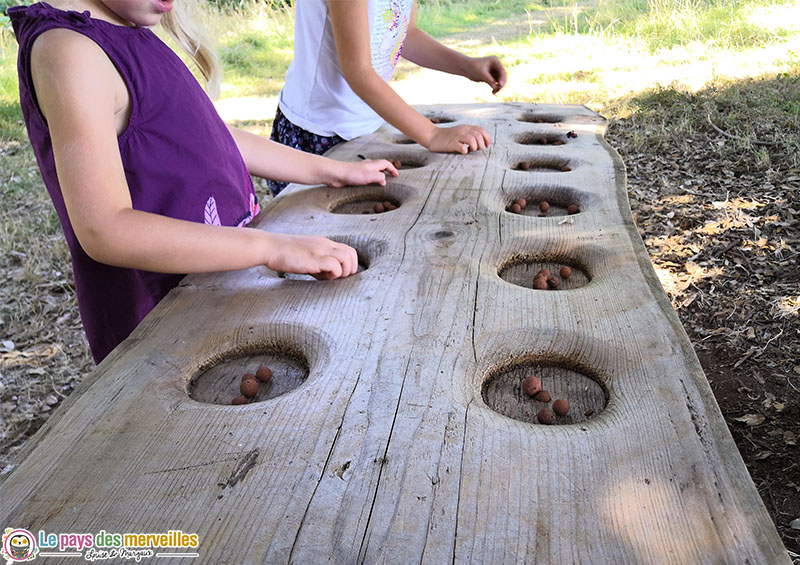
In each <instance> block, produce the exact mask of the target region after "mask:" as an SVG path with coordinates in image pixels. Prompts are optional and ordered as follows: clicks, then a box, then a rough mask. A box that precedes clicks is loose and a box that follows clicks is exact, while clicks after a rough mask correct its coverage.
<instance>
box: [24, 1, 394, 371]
mask: <svg viewBox="0 0 800 565" xmlns="http://www.w3.org/2000/svg"><path fill="white" fill-rule="evenodd" d="M183 1H184V0H179V2H178V3H174V4H173V1H172V0H57V1H56V2H54V4H53V5H50V4H46V3H37V4H33V5H31V6H19V7H15V8H11V9H9V11H8V13H9V16H10V18H11V21H12V24H13V26H14V32H15V34H16V37H17V41H18V42H19V64H18V70H19V79H20V81H19V82H20V104H21V107H22V113H23V116H24V118H25V124H26V126H27V129H28V134H29V137H30V140H31V144H32V146H33V149H34V152H35V154H36V158H37V161H38V164H39V168H40V170H41V173H42V177H43V179H44V183H45V185H46V187H47V190H48V192H49V193H50V196H51V198H52V200H53V203H54V205H55V208H56V210H57V212H58V215H59V219H60V220H61V224H62V227H63V228H64V233H65V236H66V240H67V244H68V245H69V248H70V252H71V254H72V263H73V269H74V273H75V285H76V291H77V295H78V303H79V308H80V312H81V317H82V319H83V323H84V328H85V330H86V334H87V338H88V340H89V345H90V347H91V350H92V354H93V356H94V358H95V360H96V361H98V362H99V361H100V360H102V359H103V358H104V357H105V356H106V355H107V354H108V353H109V352H110V351H111V350H112V349H113V348H114V347H115V346H116V345H117V344H118V343H120V342H121V341H122V340H124V339H125V338H126V337H127V336H128V335H129V334H130V332H131V331H132V330H133V329H134V328H135V327H136V325H137V324H138V323H139V322H140V321H141V320H142V318H144V316H145V315H146V314H147V313H148V312H149V311H150V310H151V309H152V308H153V307H154V306H155V305H156V304H157V303H158V302H159V301H160V300H161V299H162V298H163V297H164V296H165V295H166V294H167V292H169V290H170V289H171V288H173V287H174V286H176V285H177V284H178V282H179V281H180V279H181V278H182V277H183V275H184V274H186V273H194V272H204V271H222V270H234V269H245V268H249V267H253V266H257V265H266V266H267V267H268V268H270V269H273V270H276V271H284V272H291V273H305V274H311V275H314V276H315V277H317V278H322V279H335V278H339V277H346V276H349V275H352V274H354V273H355V272H356V271H357V267H358V262H357V258H356V252H355V250H354V249H352V248H351V247H349V246H347V245H344V244H341V243H336V242H333V241H330V240H328V239H326V238H323V237H314V236H295V235H284V234H278V233H269V232H265V231H261V230H255V229H241V228H242V227H243V226H245V225H247V224H248V223H249V222H250V221H251V220H252V219H253V217H254V216H255V215H256V214H257V213H258V210H259V208H258V204H257V200H256V197H255V193H254V190H253V184H252V181H251V178H250V174H253V175H256V176H261V177H269V178H271V179H275V180H282V181H291V182H299V183H303V184H320V183H322V184H327V185H329V186H344V185H362V184H368V183H378V184H385V182H386V181H385V172H387V173H389V174H391V175H397V171H396V170H395V169H394V167H393V166H392V165H391V163H389V162H388V161H385V160H376V161H361V162H358V163H341V162H337V161H333V160H330V159H325V158H323V157H319V156H316V155H309V154H306V153H302V152H300V151H296V150H293V149H290V148H287V147H285V146H282V145H279V144H277V143H274V142H272V141H269V140H267V139H265V138H262V137H259V136H256V135H252V134H249V133H247V132H244V131H239V130H236V129H232V128H228V127H227V126H226V125H225V123H224V122H223V121H222V120H221V119H220V117H219V116H218V114H217V112H216V110H215V109H214V106H213V104H212V103H211V101H210V99H209V98H208V96H207V95H206V93H205V91H204V90H203V88H202V87H201V86H200V85H199V84H198V82H197V80H196V79H195V78H194V76H193V75H192V73H191V72H190V71H189V69H188V68H187V67H186V65H184V64H183V63H182V61H181V60H180V59H179V58H178V56H177V55H176V54H175V53H174V52H173V51H172V50H171V49H170V48H169V47H167V46H166V45H165V44H164V43H163V42H162V41H161V40H160V39H159V38H158V37H157V36H156V35H155V34H154V33H153V32H152V31H150V29H148V28H149V27H150V26H154V25H156V24H158V23H159V22H161V23H163V26H164V28H165V29H166V30H167V31H168V32H169V33H170V34H171V35H172V36H173V37H174V38H175V39H176V41H177V42H178V43H179V44H180V45H181V46H182V47H184V48H185V49H186V50H187V52H188V53H189V54H190V56H192V58H193V59H194V60H195V62H196V63H197V65H198V67H199V68H200V70H201V71H202V73H203V75H204V77H205V78H206V80H207V82H208V84H209V85H210V90H211V91H214V90H216V89H217V88H218V84H219V67H218V64H217V63H216V59H215V58H214V56H213V53H212V52H211V51H210V50H209V49H208V48H207V47H206V46H205V43H204V41H203V40H202V39H201V37H200V35H199V34H197V33H196V32H195V31H194V28H193V27H192V26H191V25H189V23H188V21H187V20H186V18H185V15H184V14H182V8H184V6H183V5H182V4H183Z"/></svg>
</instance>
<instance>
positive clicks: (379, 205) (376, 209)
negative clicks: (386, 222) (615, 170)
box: [372, 202, 386, 214]
mask: <svg viewBox="0 0 800 565" xmlns="http://www.w3.org/2000/svg"><path fill="white" fill-rule="evenodd" d="M372 211H373V212H375V213H376V214H380V213H382V212H385V211H386V208H384V207H383V204H382V203H381V202H378V203H377V204H375V206H373V207H372Z"/></svg>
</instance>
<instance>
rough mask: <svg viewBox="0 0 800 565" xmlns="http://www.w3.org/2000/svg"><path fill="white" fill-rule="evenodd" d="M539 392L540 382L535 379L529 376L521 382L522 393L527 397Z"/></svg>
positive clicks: (540, 388)
mask: <svg viewBox="0 0 800 565" xmlns="http://www.w3.org/2000/svg"><path fill="white" fill-rule="evenodd" d="M540 390H542V381H540V380H539V379H538V378H537V377H534V376H533V375H531V376H530V377H527V378H526V379H525V380H523V381H522V392H524V393H525V394H527V395H528V396H536V393H538V392H539V391H540Z"/></svg>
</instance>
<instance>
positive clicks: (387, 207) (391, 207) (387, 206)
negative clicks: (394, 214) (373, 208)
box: [383, 200, 396, 212]
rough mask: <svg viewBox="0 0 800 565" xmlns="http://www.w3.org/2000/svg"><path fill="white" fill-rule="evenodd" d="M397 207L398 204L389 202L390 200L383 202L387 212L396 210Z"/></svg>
mask: <svg viewBox="0 0 800 565" xmlns="http://www.w3.org/2000/svg"><path fill="white" fill-rule="evenodd" d="M395 208H396V206H395V205H394V204H392V203H391V202H389V201H388V200H387V201H386V202H384V203H383V209H384V210H386V211H387V212H389V211H390V210H394V209H395Z"/></svg>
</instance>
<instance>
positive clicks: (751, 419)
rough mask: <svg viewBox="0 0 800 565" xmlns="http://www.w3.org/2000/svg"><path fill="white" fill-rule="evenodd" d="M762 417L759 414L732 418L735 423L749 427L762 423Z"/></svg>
mask: <svg viewBox="0 0 800 565" xmlns="http://www.w3.org/2000/svg"><path fill="white" fill-rule="evenodd" d="M764 419H765V418H764V416H762V415H761V414H745V415H744V416H740V417H739V418H734V420H736V421H737V422H743V423H745V424H747V425H748V426H750V427H751V428H752V427H753V426H757V425H759V424H760V423H762V422H763V421H764Z"/></svg>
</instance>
